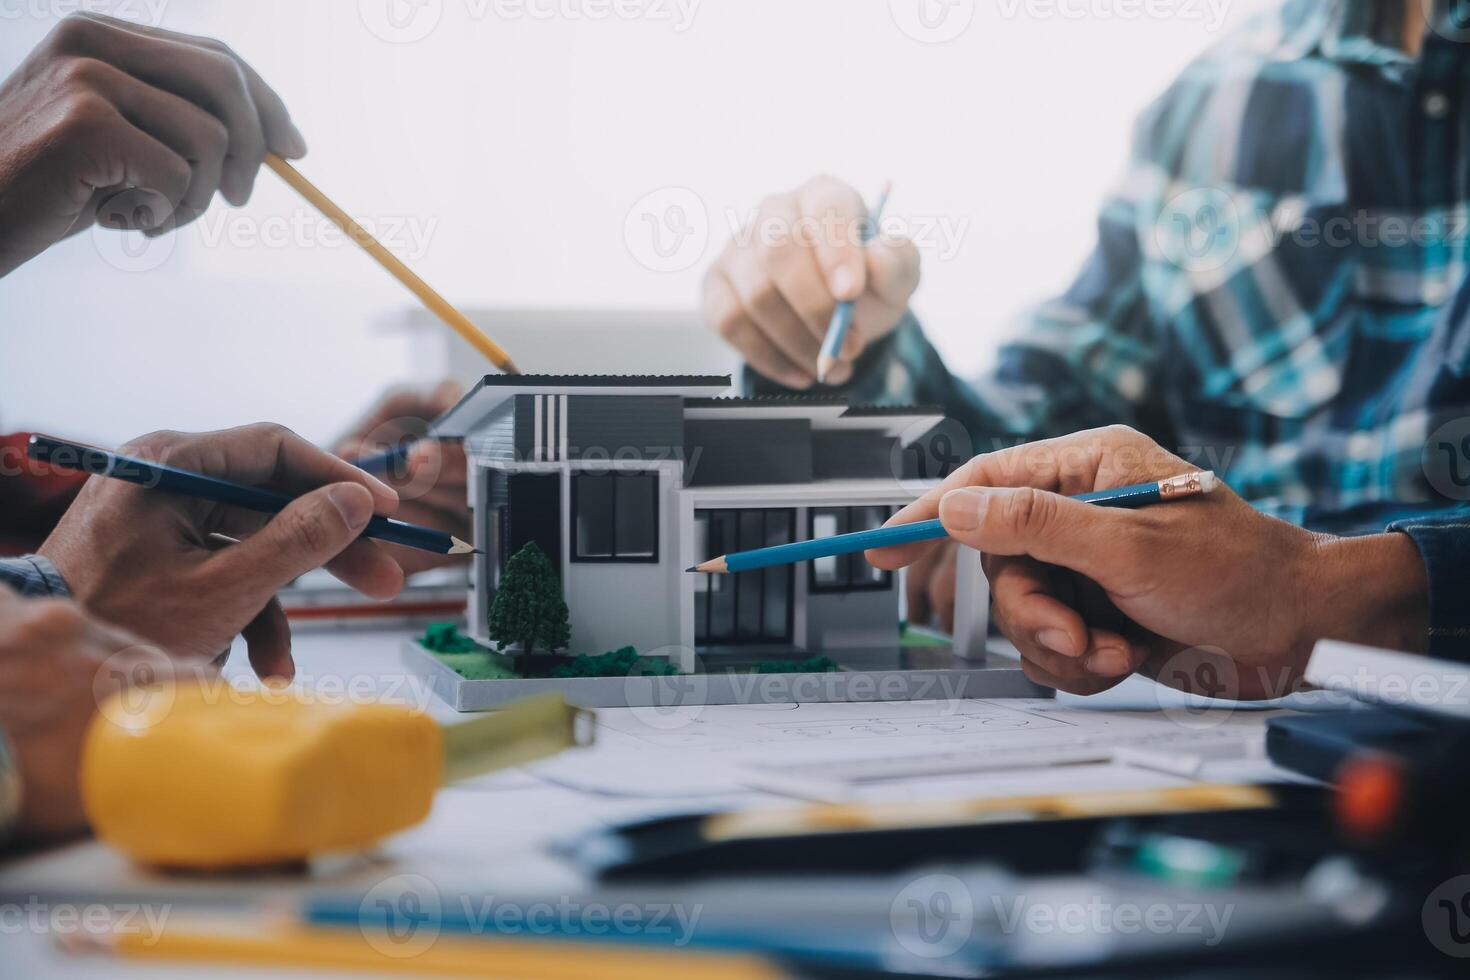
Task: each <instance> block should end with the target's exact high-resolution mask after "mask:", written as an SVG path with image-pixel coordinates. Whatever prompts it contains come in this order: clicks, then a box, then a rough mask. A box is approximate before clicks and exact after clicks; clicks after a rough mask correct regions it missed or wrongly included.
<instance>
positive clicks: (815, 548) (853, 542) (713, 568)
mask: <svg viewBox="0 0 1470 980" xmlns="http://www.w3.org/2000/svg"><path fill="white" fill-rule="evenodd" d="M1218 484H1219V481H1218V480H1217V479H1216V477H1215V474H1213V473H1210V472H1199V473H1187V474H1185V475H1183V476H1176V477H1171V478H1170V479H1167V480H1159V481H1157V482H1154V483H1139V484H1135V485H1134V486H1131V487H1118V488H1116V489H1113V490H1097V491H1094V492H1093V493H1083V494H1078V495H1077V496H1076V497H1073V498H1072V499H1073V500H1081V501H1084V502H1086V503H1089V504H1096V505H1097V506H1099V507H1129V508H1132V507H1147V506H1148V505H1149V504H1160V503H1165V502H1167V501H1170V500H1182V499H1184V498H1186V497H1193V496H1197V495H1199V494H1202V493H1209V492H1210V491H1211V490H1213V489H1215V487H1216V486H1217V485H1218ZM945 536H946V532H945V530H944V525H943V524H941V523H940V522H939V520H938V519H935V520H931V521H916V522H914V523H913V524H894V525H891V526H889V527H876V528H873V529H871V530H868V531H853V532H852V533H850V534H834V535H831V536H830V537H825V538H813V539H812V540H810V541H796V542H793V543H792V544H778V545H772V546H771V547H769V548H756V549H755V550H754V551H737V552H732V553H731V554H728V555H721V556H720V557H719V558H711V559H710V560H709V561H707V562H704V563H702V564H699V565H695V566H694V567H693V568H690V569H688V571H691V572H707V573H712V574H715V575H720V574H724V573H726V572H731V573H733V572H749V571H753V570H754V569H757V568H769V567H770V566H772V565H789V564H791V563H793V562H798V561H810V560H812V559H814V558H831V557H834V556H836V555H848V554H852V553H853V552H854V551H867V550H868V549H869V548H891V547H893V546H894V545H900V544H913V543H914V542H915V541H934V540H937V539H939V538H942V537H945Z"/></svg>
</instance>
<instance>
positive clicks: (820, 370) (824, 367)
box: [817, 354, 837, 385]
mask: <svg viewBox="0 0 1470 980" xmlns="http://www.w3.org/2000/svg"><path fill="white" fill-rule="evenodd" d="M836 366H837V358H835V357H829V356H828V355H826V354H823V355H822V356H821V357H819V358H817V384H821V385H824V384H826V383H827V375H829V374H831V373H832V369H833V368H834V367H836Z"/></svg>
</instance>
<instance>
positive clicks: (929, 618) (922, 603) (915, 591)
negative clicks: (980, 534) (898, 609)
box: [904, 540, 959, 633]
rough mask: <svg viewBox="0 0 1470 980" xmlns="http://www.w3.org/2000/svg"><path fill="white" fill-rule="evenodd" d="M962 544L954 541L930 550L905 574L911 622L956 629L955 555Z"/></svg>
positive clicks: (943, 628) (905, 589) (945, 542)
mask: <svg viewBox="0 0 1470 980" xmlns="http://www.w3.org/2000/svg"><path fill="white" fill-rule="evenodd" d="M957 551H959V545H957V544H955V542H954V541H952V540H945V541H940V542H938V543H937V544H936V545H935V546H934V547H932V548H929V549H927V550H926V551H924V553H923V554H921V555H919V557H918V558H916V559H914V563H913V564H912V565H910V566H908V572H907V573H906V574H905V575H904V595H905V597H906V599H907V604H908V621H909V622H910V623H913V624H914V625H915V626H933V627H934V628H936V629H938V630H940V631H941V632H944V633H953V632H954V603H955V572H956V568H955V556H956V552H957Z"/></svg>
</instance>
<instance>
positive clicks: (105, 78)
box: [71, 58, 229, 231]
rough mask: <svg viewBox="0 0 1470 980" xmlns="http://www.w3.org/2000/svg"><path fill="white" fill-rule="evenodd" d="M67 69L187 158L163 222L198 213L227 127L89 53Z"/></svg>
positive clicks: (215, 179) (213, 183)
mask: <svg viewBox="0 0 1470 980" xmlns="http://www.w3.org/2000/svg"><path fill="white" fill-rule="evenodd" d="M71 70H72V71H73V72H76V73H78V74H79V75H80V76H81V80H82V81H83V83H84V84H86V85H87V86H88V87H89V88H91V89H92V90H93V91H98V92H103V93H106V95H107V97H109V98H110V99H111V100H112V102H113V104H114V105H115V106H116V107H117V109H118V111H119V112H120V113H121V114H122V116H123V118H125V119H126V120H127V121H128V122H130V123H132V124H133V125H134V126H136V127H137V128H138V129H141V130H142V131H143V132H145V133H147V134H148V135H150V136H152V137H154V138H155V139H157V140H158V141H159V142H161V143H163V144H164V145H165V146H167V147H168V148H169V149H171V150H173V151H174V153H176V154H177V155H178V156H179V157H181V158H182V159H183V160H185V161H186V162H187V163H188V164H189V167H190V170H191V176H190V180H189V185H188V189H187V190H186V191H185V193H184V196H183V198H182V200H181V201H180V203H179V207H178V209H177V210H175V212H174V214H173V219H172V221H170V222H168V225H169V227H178V226H179V225H182V224H186V223H188V222H189V221H192V220H194V219H195V218H197V217H198V216H199V215H200V214H202V213H203V212H204V211H205V210H206V209H207V208H208V207H209V202H210V200H211V199H212V198H213V197H214V192H215V191H216V190H218V188H219V182H220V174H221V172H222V170H223V167H224V159H225V152H226V150H227V148H228V147H229V132H228V131H227V130H226V129H225V127H224V124H223V123H221V122H220V121H219V120H218V119H216V118H215V117H214V116H212V115H210V114H209V113H207V112H205V111H204V110H203V109H201V108H199V107H198V106H196V105H194V104H193V103H192V102H189V101H187V100H185V99H181V98H179V97H178V96H177V95H174V94H172V93H170V92H165V91H164V90H162V89H158V88H154V87H153V86H151V85H147V84H144V83H143V82H140V81H138V80H137V79H136V78H134V77H133V76H131V75H129V74H128V73H127V72H124V71H121V70H119V69H118V68H115V67H114V66H112V65H109V64H107V63H106V62H103V61H98V60H97V59H95V58H79V59H77V60H76V61H75V62H74V63H73V67H72V69H71ZM154 230H155V231H161V230H163V229H161V228H158V229H154Z"/></svg>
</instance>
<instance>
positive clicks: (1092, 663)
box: [1082, 628, 1149, 678]
mask: <svg viewBox="0 0 1470 980" xmlns="http://www.w3.org/2000/svg"><path fill="white" fill-rule="evenodd" d="M1148 655H1149V651H1148V649H1147V648H1146V647H1144V646H1142V645H1139V644H1134V643H1132V642H1130V641H1129V640H1128V639H1127V638H1126V637H1124V636H1123V635H1122V634H1120V633H1115V632H1113V631H1112V630H1105V629H1096V628H1094V629H1092V630H1089V631H1088V642H1087V652H1086V653H1084V654H1083V656H1082V666H1083V668H1084V669H1085V670H1086V671H1087V672H1088V673H1089V674H1091V675H1093V676H1094V677H1118V678H1122V677H1127V676H1128V675H1129V674H1132V673H1133V672H1134V671H1136V670H1138V669H1139V668H1140V667H1142V666H1143V664H1144V662H1145V661H1147V660H1148Z"/></svg>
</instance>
